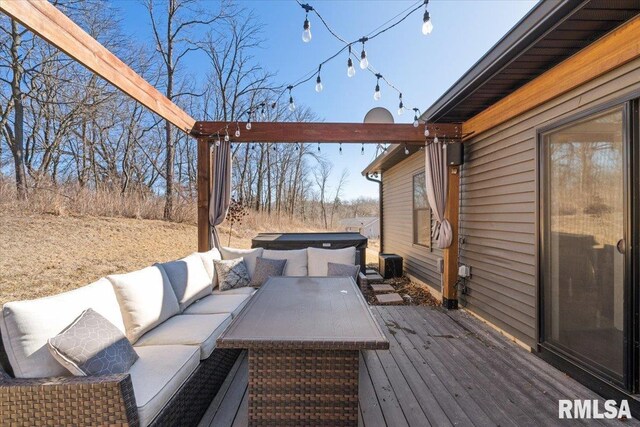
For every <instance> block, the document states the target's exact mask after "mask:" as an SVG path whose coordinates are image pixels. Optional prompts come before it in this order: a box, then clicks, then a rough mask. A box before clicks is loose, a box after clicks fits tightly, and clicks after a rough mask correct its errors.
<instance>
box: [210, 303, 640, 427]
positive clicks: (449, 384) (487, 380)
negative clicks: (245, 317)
mask: <svg viewBox="0 0 640 427" xmlns="http://www.w3.org/2000/svg"><path fill="white" fill-rule="evenodd" d="M371 309H372V311H373V313H374V315H375V316H376V318H377V319H378V321H379V322H380V324H381V325H382V326H383V330H384V332H385V334H386V335H387V337H388V339H389V341H390V344H391V348H390V350H388V351H387V350H384V351H363V352H362V355H361V359H360V420H359V424H360V425H361V426H368V427H370V426H384V425H388V426H428V425H433V426H447V425H463V426H471V425H477V426H490V425H500V426H507V425H514V426H542V425H558V424H561V423H562V420H559V419H558V400H559V399H600V404H602V403H604V402H603V400H602V398H600V396H598V395H597V394H596V393H594V392H593V391H591V390H589V389H588V388H586V387H584V386H583V385H581V384H580V383H578V382H576V381H575V380H573V379H571V378H569V377H568V376H566V375H565V374H563V373H562V372H560V371H558V370H557V369H555V368H553V367H552V366H551V365H549V364H547V363H545V362H544V361H542V360H541V359H539V358H538V357H536V356H535V355H533V354H531V353H529V352H527V351H526V350H524V349H522V348H521V347H519V346H517V345H516V344H514V343H512V342H511V341H508V340H507V339H505V338H504V337H503V336H501V335H500V334H499V333H497V332H496V331H494V330H493V329H491V328H490V327H489V326H487V325H485V324H483V323H482V322H480V321H479V320H477V319H475V318H473V317H472V316H470V315H469V314H467V313H465V312H463V311H452V312H444V311H442V310H440V309H434V308H429V307H371ZM247 376H248V366H247V358H246V354H244V353H243V355H242V356H241V357H240V358H239V359H238V361H237V362H236V364H235V366H234V368H233V370H232V371H231V373H230V374H229V377H228V378H227V380H226V381H225V384H224V385H223V387H222V389H221V390H220V392H219V393H218V395H217V396H216V398H215V399H214V401H213V403H212V404H211V406H210V407H209V409H208V411H207V413H206V414H205V416H204V418H203V420H202V422H201V424H200V425H201V426H215V427H226V426H246V425H247V415H248V414H247V396H248V394H247ZM564 422H565V423H566V422H567V421H564ZM568 422H569V423H571V422H573V423H574V424H575V423H577V424H589V425H602V424H609V425H612V424H615V425H621V424H620V421H618V420H613V421H612V420H584V421H582V420H574V421H568ZM625 425H640V423H639V422H637V421H636V420H626V422H625Z"/></svg>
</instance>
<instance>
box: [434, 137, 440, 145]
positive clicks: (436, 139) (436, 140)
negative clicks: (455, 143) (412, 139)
mask: <svg viewBox="0 0 640 427" xmlns="http://www.w3.org/2000/svg"><path fill="white" fill-rule="evenodd" d="M433 142H435V143H436V144H437V143H438V142H439V141H438V135H436V136H434V137H433Z"/></svg>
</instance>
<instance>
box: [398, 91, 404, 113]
mask: <svg viewBox="0 0 640 427" xmlns="http://www.w3.org/2000/svg"><path fill="white" fill-rule="evenodd" d="M398 98H400V103H399V104H398V115H399V116H401V115H402V113H404V104H403V103H402V92H400V96H399V97H398Z"/></svg>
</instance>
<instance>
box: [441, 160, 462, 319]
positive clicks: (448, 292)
mask: <svg viewBox="0 0 640 427" xmlns="http://www.w3.org/2000/svg"><path fill="white" fill-rule="evenodd" d="M459 212H460V168H459V167H458V166H449V189H448V192H447V207H446V209H445V213H444V217H445V218H446V219H447V220H449V223H450V224H451V231H452V233H453V241H452V242H451V246H449V247H448V248H446V249H444V250H443V251H442V252H443V255H444V271H443V274H442V305H443V306H444V307H445V308H448V309H455V308H458V292H457V289H456V281H457V279H458V213H459Z"/></svg>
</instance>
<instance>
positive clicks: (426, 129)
mask: <svg viewBox="0 0 640 427" xmlns="http://www.w3.org/2000/svg"><path fill="white" fill-rule="evenodd" d="M424 136H425V137H426V136H429V127H428V126H427V125H424Z"/></svg>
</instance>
